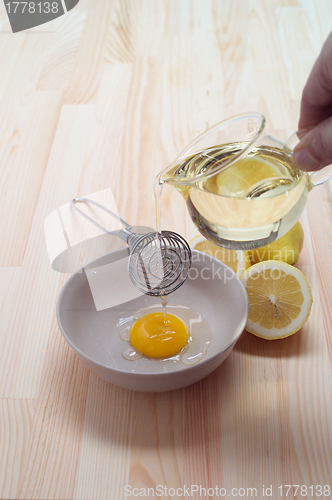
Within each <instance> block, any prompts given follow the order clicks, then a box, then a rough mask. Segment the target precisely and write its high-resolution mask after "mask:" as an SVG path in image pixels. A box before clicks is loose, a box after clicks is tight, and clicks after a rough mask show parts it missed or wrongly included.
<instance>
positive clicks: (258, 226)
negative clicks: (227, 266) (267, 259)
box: [158, 113, 332, 250]
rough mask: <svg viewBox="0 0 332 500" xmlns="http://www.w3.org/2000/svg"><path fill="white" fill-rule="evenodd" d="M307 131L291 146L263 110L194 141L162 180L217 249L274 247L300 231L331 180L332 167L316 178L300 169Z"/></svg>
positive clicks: (229, 121) (296, 136) (225, 123)
mask: <svg viewBox="0 0 332 500" xmlns="http://www.w3.org/2000/svg"><path fill="white" fill-rule="evenodd" d="M307 131H308V130H307V129H306V130H301V131H298V132H296V133H295V134H293V135H292V136H291V137H290V138H289V139H288V140H287V142H286V143H284V142H283V141H282V140H280V139H278V138H277V137H274V136H273V135H271V134H270V133H269V132H268V130H267V127H266V120H265V117H264V116H263V115H261V114H260V113H244V114H240V115H237V116H234V117H232V118H229V119H227V120H224V121H222V122H220V123H218V124H217V125H215V126H213V127H211V128H210V129H208V130H207V131H206V132H204V133H203V134H202V135H200V136H199V137H197V138H196V139H195V140H194V141H192V142H191V143H190V144H189V145H188V146H187V147H186V148H185V149H184V150H183V151H182V152H181V153H180V154H179V156H178V157H177V158H176V160H175V161H174V162H173V163H172V164H171V165H170V166H169V167H167V168H166V169H165V170H163V171H162V172H161V173H160V174H159V176H158V182H159V184H161V185H162V184H164V183H168V184H170V185H171V186H173V187H175V188H176V189H177V190H178V191H179V192H180V193H181V194H182V196H183V197H184V199H185V201H186V204H187V208H188V210H189V213H190V216H191V218H192V220H193V222H194V224H195V225H196V227H197V228H198V230H199V231H200V232H201V233H202V234H203V236H205V237H206V238H207V239H209V240H211V241H212V242H214V243H216V244H217V245H220V246H223V247H226V248H231V249H234V250H249V249H254V248H258V247H261V246H264V245H267V244H268V243H271V242H272V241H274V240H276V239H277V238H279V237H281V236H283V235H284V234H285V233H286V232H287V231H289V230H290V229H291V228H292V227H293V225H294V224H295V222H296V221H297V220H298V218H299V217H300V215H301V213H302V211H303V209H304V206H305V203H306V199H307V195H308V192H309V191H310V190H311V189H312V188H313V187H314V186H316V185H318V184H321V183H322V182H325V181H326V180H328V179H330V178H331V177H332V165H330V166H329V167H325V168H324V169H322V170H321V171H317V172H312V173H306V172H303V171H301V170H299V169H298V168H297V167H296V166H295V164H294V162H293V159H292V156H293V150H294V148H295V146H296V144H297V143H298V142H299V140H300V139H301V137H302V136H303V135H304V134H305V133H306V132H307Z"/></svg>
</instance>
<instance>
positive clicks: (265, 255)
mask: <svg viewBox="0 0 332 500" xmlns="http://www.w3.org/2000/svg"><path fill="white" fill-rule="evenodd" d="M303 239H304V233H303V228H302V226H301V224H300V222H297V223H296V224H295V226H293V227H292V229H291V230H290V231H288V233H286V234H284V236H282V237H281V238H279V239H278V240H276V241H274V242H273V243H270V244H269V245H265V246H264V247H260V248H256V250H251V251H250V259H251V262H252V264H257V263H258V262H262V261H263V260H282V261H283V262H286V263H287V264H296V263H297V261H298V260H299V256H300V252H301V250H302V247H303Z"/></svg>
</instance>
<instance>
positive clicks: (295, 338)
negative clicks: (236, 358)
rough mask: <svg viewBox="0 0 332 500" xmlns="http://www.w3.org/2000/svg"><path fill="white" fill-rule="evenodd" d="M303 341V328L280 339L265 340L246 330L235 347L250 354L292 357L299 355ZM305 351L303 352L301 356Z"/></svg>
mask: <svg viewBox="0 0 332 500" xmlns="http://www.w3.org/2000/svg"><path fill="white" fill-rule="evenodd" d="M301 341H302V337H301V330H299V331H298V332H297V333H296V334H294V335H291V336H290V337H286V338H284V339H279V340H265V339H261V338H259V337H256V336H255V335H253V334H252V333H249V332H247V330H244V332H243V333H242V335H241V337H240V338H239V340H238V342H237V343H236V344H235V347H234V349H235V350H236V351H238V352H242V353H244V354H249V355H250V356H259V357H265V358H291V357H295V356H299V354H300V344H301ZM303 354H304V355H305V353H303V352H301V356H302V355H303Z"/></svg>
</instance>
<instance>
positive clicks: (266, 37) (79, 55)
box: [0, 0, 332, 500]
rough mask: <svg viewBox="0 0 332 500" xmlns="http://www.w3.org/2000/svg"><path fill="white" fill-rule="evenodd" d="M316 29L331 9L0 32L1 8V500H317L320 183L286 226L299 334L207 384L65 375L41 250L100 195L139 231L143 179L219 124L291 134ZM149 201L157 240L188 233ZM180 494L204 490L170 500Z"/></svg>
mask: <svg viewBox="0 0 332 500" xmlns="http://www.w3.org/2000/svg"><path fill="white" fill-rule="evenodd" d="M331 27H332V4H331V0H227V1H226V0H225V1H224V0H81V1H80V2H79V4H78V5H77V6H76V7H75V8H74V9H72V10H71V11H70V12H68V13H67V14H66V15H64V16H62V17H59V18H58V19H56V20H54V21H52V22H50V23H48V24H44V25H42V26H39V27H36V28H33V29H31V30H28V31H25V32H21V33H17V34H13V33H12V32H11V29H10V25H9V22H8V19H7V17H6V12H5V8H4V6H3V5H1V6H0V68H1V78H0V95H1V108H0V116H1V120H0V130H1V132H0V157H1V161H0V172H1V174H0V175H1V183H0V192H1V198H0V199H1V203H0V235H1V246H0V279H1V287H0V304H1V313H0V314H1V315H0V321H1V333H0V346H1V347H0V352H1V356H0V497H1V499H4V498H12V499H14V498H25V499H77V500H83V499H84V500H92V499H93V500H104V499H105V500H106V499H115V500H118V499H123V498H128V496H126V494H127V495H129V494H131V496H132V497H134V495H135V494H136V496H138V495H141V496H143V494H144V492H145V494H146V496H147V495H148V494H149V496H150V498H151V497H152V498H170V497H171V495H172V494H173V498H196V499H197V498H211V497H212V498H216V497H218V495H219V496H221V495H222V494H226V496H227V497H232V498H248V499H250V498H254V497H255V498H259V499H263V498H273V499H278V498H291V497H292V498H294V496H293V495H294V492H295V488H294V489H292V490H291V491H289V492H288V495H287V488H286V487H285V486H283V492H282V494H281V489H280V488H279V487H280V486H282V485H303V486H302V490H301V488H299V489H298V491H297V494H296V495H295V498H297V499H300V498H310V499H311V498H331V497H332V494H329V493H328V491H329V490H328V489H327V488H328V487H327V486H326V485H329V486H330V487H331V490H332V418H331V410H332V372H331V360H332V333H331V330H332V316H331V302H332V266H331V262H332V246H331V238H332V203H331V196H332V191H331V188H332V185H331V183H327V184H325V185H323V186H321V187H318V188H316V189H315V190H314V191H313V192H312V193H311V194H310V197H309V200H308V203H307V207H306V210H305V212H304V214H303V215H302V216H301V222H302V225H303V227H304V232H305V243H304V249H303V252H302V254H301V258H300V262H299V265H298V267H299V268H300V269H301V270H302V271H303V272H304V273H305V275H306V276H307V278H308V280H309V282H310V284H311V286H312V289H313V295H314V304H313V309H312V313H311V316H310V318H309V320H308V322H307V323H306V324H305V326H304V327H303V328H302V330H301V331H300V332H299V333H297V334H296V335H294V336H293V337H291V338H288V339H285V340H281V341H270V342H269V341H264V340H260V339H258V338H255V337H254V336H252V335H251V334H249V333H247V332H244V333H243V334H242V336H241V338H240V340H239V341H238V343H237V344H236V346H235V349H234V350H233V352H232V353H231V355H230V356H229V357H228V358H227V360H226V361H225V363H224V364H223V365H222V366H221V367H220V368H219V369H217V370H216V371H215V372H214V373H212V374H211V375H210V376H208V377H207V378H206V379H204V380H202V381H201V382H199V383H196V384H194V385H192V386H190V387H188V388H185V389H182V390H178V391H174V392H170V393H160V394H145V393H139V392H130V391H127V390H123V389H120V388H118V387H115V386H113V385H111V384H109V383H107V382H105V381H103V380H102V379H100V378H98V377H97V376H96V375H94V374H93V373H91V372H90V371H89V370H88V369H87V368H86V367H85V366H84V365H83V363H82V362H81V361H80V360H79V358H78V357H77V356H76V354H75V353H74V352H73V350H72V349H71V348H70V347H69V346H68V344H67V343H66V342H65V340H64V338H63V337H62V335H61V333H60V330H59V328H58V325H57V322H56V317H55V307H56V302H57V297H58V294H59V292H60V290H61V287H62V286H63V284H64V283H65V281H66V280H67V279H68V275H64V274H60V273H56V272H55V271H53V270H52V269H51V265H50V262H49V259H48V255H47V251H46V245H45V240H44V232H43V224H44V220H45V218H46V217H47V215H48V214H49V213H51V212H52V211H53V210H55V209H56V208H57V207H59V206H60V205H62V204H64V203H66V202H67V201H69V200H70V199H71V198H73V197H76V196H82V195H87V194H89V193H93V192H95V191H99V190H102V189H105V188H111V189H112V191H113V193H114V196H115V199H116V202H117V206H118V209H119V212H120V214H121V216H122V217H124V218H126V219H127V220H129V221H130V222H131V223H132V224H134V223H136V224H144V225H151V224H152V225H153V224H154V199H153V192H152V185H153V180H154V178H155V176H156V174H157V173H158V172H159V171H160V170H161V169H163V168H165V167H166V166H167V165H168V164H169V163H171V161H172V160H173V159H174V158H175V157H176V156H177V154H178V153H179V151H180V150H181V149H182V148H183V147H184V146H185V145H186V144H187V143H188V142H189V141H190V140H191V139H193V138H194V137H195V136H196V135H198V133H200V132H203V131H204V130H206V128H207V127H209V126H211V125H213V124H214V123H216V122H218V121H220V120H222V119H224V118H226V117H228V116H231V115H234V114H236V113H240V112H244V111H252V110H254V111H260V112H262V113H263V114H265V115H266V117H267V119H268V121H269V123H270V125H271V127H273V128H274V129H277V130H284V131H286V133H288V131H290V130H295V129H296V127H297V120H298V116H299V104H300V97H301V91H302V88H303V85H304V83H305V81H306V78H307V76H308V73H309V71H310V68H311V66H312V64H313V62H314V61H315V58H316V57H317V55H318V53H319V51H320V48H321V46H322V44H323V42H324V40H325V38H326V37H327V35H328V33H329V32H330V30H331ZM165 203H166V205H165V206H166V210H164V218H163V226H164V227H167V228H171V229H174V230H176V231H178V232H180V233H181V234H183V235H184V236H186V237H187V238H188V239H189V238H191V237H192V236H193V235H194V234H196V232H197V231H196V230H195V228H194V226H193V225H192V223H191V221H190V219H189V216H188V214H187V213H186V211H185V207H184V202H183V200H182V199H181V197H180V196H179V195H178V194H176V193H175V192H174V194H169V195H168V198H166V201H165ZM126 485H127V487H126V489H125V486H126ZM184 485H185V486H186V487H189V488H190V487H191V485H198V486H201V487H202V488H214V492H213V491H212V490H209V491H207V492H206V493H204V490H202V491H201V493H200V492H199V491H198V492H197V491H195V489H196V488H193V489H192V490H190V491H189V494H188V490H187V491H182V490H181V489H179V490H178V491H177V493H176V492H175V493H176V494H175V496H174V491H173V490H172V488H174V489H177V488H182V489H183V486H184ZM317 485H318V486H317ZM319 485H320V486H321V488H322V489H321V490H320V489H319ZM158 486H159V490H157V489H156V488H157V487H158ZM216 486H217V487H218V488H219V490H216ZM310 486H313V487H312V488H311V489H310ZM324 486H325V490H324ZM305 487H307V490H305ZM134 488H139V489H138V490H135V489H134ZM141 488H142V489H141ZM144 488H145V490H144ZM148 488H153V489H154V490H155V494H154V495H153V490H152V489H150V490H148ZM166 488H171V489H170V490H169V491H168V490H167V489H166ZM220 488H225V490H220ZM232 488H236V490H233V491H232ZM240 488H243V489H242V490H241V489H240ZM247 488H256V490H257V495H255V491H254V490H252V491H250V490H248V491H247ZM264 488H265V489H264ZM267 488H272V490H270V489H267ZM306 491H307V494H306ZM157 492H158V494H159V496H158V495H157ZM320 492H321V493H322V494H321V495H320ZM161 493H162V495H161ZM191 493H192V495H191ZM270 493H271V494H270ZM190 495H191V496H190ZM208 495H210V497H209V496H208Z"/></svg>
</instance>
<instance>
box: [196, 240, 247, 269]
mask: <svg viewBox="0 0 332 500" xmlns="http://www.w3.org/2000/svg"><path fill="white" fill-rule="evenodd" d="M189 246H190V248H192V249H193V250H198V251H199V252H203V253H206V254H208V255H211V256H212V257H215V258H216V259H218V260H220V261H221V262H223V263H224V264H226V266H228V267H230V268H231V269H232V271H234V272H235V273H236V274H237V275H238V276H239V277H240V276H241V275H242V273H243V271H245V270H246V269H248V268H249V267H250V266H251V260H250V254H249V252H244V251H242V250H229V249H228V248H224V247H221V246H219V245H216V244H215V243H212V242H211V241H209V240H207V239H206V238H204V236H202V235H201V234H199V235H197V236H195V237H194V238H193V239H192V240H190V242H189Z"/></svg>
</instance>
